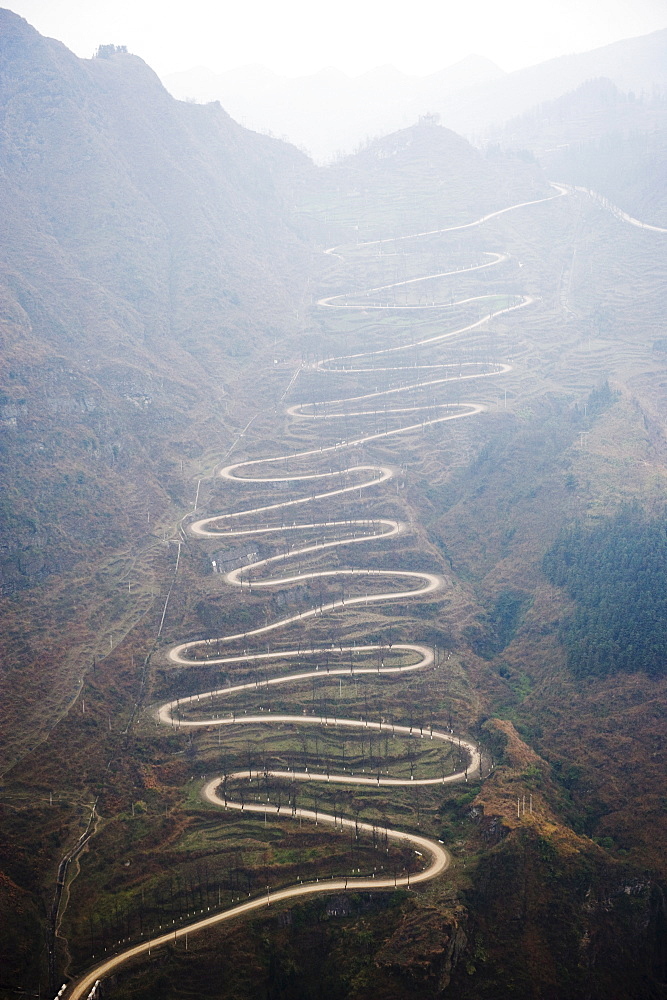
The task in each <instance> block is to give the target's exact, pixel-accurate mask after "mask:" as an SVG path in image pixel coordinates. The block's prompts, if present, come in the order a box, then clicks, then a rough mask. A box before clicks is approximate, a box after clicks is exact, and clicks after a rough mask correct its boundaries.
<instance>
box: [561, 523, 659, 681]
mask: <svg viewBox="0 0 667 1000" xmlns="http://www.w3.org/2000/svg"><path fill="white" fill-rule="evenodd" d="M543 567H544V572H545V573H546V575H547V577H548V579H549V580H550V582H551V583H554V584H556V585H557V586H560V587H565V588H566V590H567V592H568V593H569V595H570V596H571V597H572V598H574V600H575V601H576V602H577V605H578V606H577V609H576V611H575V613H574V615H573V616H572V617H571V618H570V619H569V620H568V621H567V622H566V623H565V625H564V626H563V629H562V631H561V639H562V641H563V642H564V643H565V645H566V647H567V653H568V664H569V666H570V668H571V669H572V671H573V672H574V673H575V674H579V675H581V676H584V675H589V674H594V675H595V674H597V675H604V674H609V673H612V672H614V671H617V670H625V671H628V672H634V671H638V670H644V671H646V673H648V674H650V675H652V676H656V677H657V676H660V675H662V674H664V673H665V670H666V669H667V516H665V514H662V515H661V516H660V517H657V518H650V517H648V516H647V515H646V514H645V513H644V512H642V511H641V510H640V509H639V508H638V507H636V506H628V507H624V508H622V509H621V510H620V511H619V512H618V513H617V514H616V515H615V516H613V517H611V518H609V519H608V520H605V521H603V522H602V523H600V524H598V525H596V526H594V527H592V528H588V527H585V526H584V525H582V524H576V525H575V526H574V527H572V528H570V529H569V530H568V531H566V532H564V533H563V534H561V536H560V537H559V538H558V539H557V540H556V542H555V543H554V545H553V546H552V547H551V549H549V551H548V552H547V554H546V555H545V557H544V563H543Z"/></svg>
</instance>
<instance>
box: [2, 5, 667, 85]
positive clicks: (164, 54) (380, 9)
mask: <svg viewBox="0 0 667 1000" xmlns="http://www.w3.org/2000/svg"><path fill="white" fill-rule="evenodd" d="M1 2H2V0H0V3H1ZM5 3H7V0H5ZM8 6H10V8H11V9H12V10H14V11H15V12H16V13H17V14H21V16H22V17H25V18H26V19H27V20H28V21H29V22H30V23H31V24H33V25H34V26H35V27H36V28H37V29H38V31H40V32H41V33H42V34H43V35H50V36H51V37H53V38H58V39H60V41H62V42H64V43H65V44H66V45H67V46H68V47H69V48H70V49H72V50H73V51H74V52H76V54H77V55H79V56H84V57H89V56H91V55H92V53H93V51H94V50H95V49H96V48H97V46H98V45H99V44H101V43H105V44H106V43H109V42H113V43H114V44H116V45H127V47H128V49H129V50H130V51H131V52H134V53H136V54H137V55H140V56H141V57H142V58H143V59H145V60H146V62H147V63H149V65H150V66H152V67H153V69H154V70H156V72H158V73H159V74H160V75H165V74H167V73H171V72H174V71H177V70H182V69H191V68H193V67H195V66H207V67H208V68H209V69H212V70H214V71H215V72H222V71H224V70H226V69H233V68H235V67H238V66H244V65H248V64H253V63H255V64H261V65H264V66H267V67H268V68H269V69H273V70H275V71H276V72H279V73H283V74H285V75H287V76H299V75H302V74H304V73H311V72H314V71H316V70H318V69H322V68H323V67H325V66H335V67H337V68H339V69H341V70H343V71H345V72H346V73H350V74H352V75H354V74H358V73H362V72H364V71H365V70H367V69H372V68H373V67H375V66H382V65H385V64H393V65H394V66H396V67H397V68H398V69H401V70H403V71H404V72H406V73H415V74H420V75H421V74H426V73H431V72H434V71H435V70H438V69H442V68H444V67H445V66H449V65H451V64H452V63H454V62H456V61H457V60H459V59H462V58H463V57H464V56H466V55H468V54H469V53H476V54H478V55H482V56H487V57H488V58H489V59H492V60H493V61H494V62H496V63H498V65H499V66H501V67H502V68H503V69H506V70H513V69H519V68H521V67H522V66H530V65H533V64H535V63H538V62H542V61H544V60H545V59H550V58H551V57H552V56H557V55H562V54H563V53H568V52H583V51H585V50H586V49H591V48H596V47H597V46H599V45H606V44H607V43H609V42H613V41H617V40H618V39H620V38H629V37H632V36H634V35H643V34H647V33H648V32H650V31H655V30H657V29H658V28H663V27H667V5H666V4H665V0H550V2H549V3H547V2H546V0H410V2H407V0H336V3H327V4H324V3H323V2H322V0H282V2H276V0H187V2H184V0H14V3H9V4H8Z"/></svg>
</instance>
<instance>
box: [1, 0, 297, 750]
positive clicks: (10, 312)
mask: <svg viewBox="0 0 667 1000" xmlns="http://www.w3.org/2000/svg"><path fill="white" fill-rule="evenodd" d="M107 56H108V57H107V58H99V59H94V60H80V59H77V58H76V57H75V56H74V55H73V54H72V53H70V52H69V51H68V50H67V49H66V48H65V47H64V46H63V45H61V44H60V43H58V42H56V41H53V40H50V39H45V38H42V37H41V36H40V35H39V34H38V33H37V32H36V31H34V29H32V28H31V27H30V26H29V25H28V24H27V23H26V22H25V21H24V20H22V19H21V18H19V17H17V16H16V15H14V14H12V13H11V12H9V11H1V12H0V222H1V225H2V233H1V236H0V303H1V306H2V310H1V319H2V321H1V324H0V337H1V338H2V358H1V360H0V392H1V393H2V395H1V397H0V418H1V419H2V438H1V440H0V460H1V462H2V479H3V482H5V483H7V484H8V489H7V490H6V492H5V496H4V498H3V505H2V510H1V512H0V593H1V594H2V607H0V614H1V615H3V616H4V621H5V625H6V627H5V629H4V630H3V631H4V639H3V643H2V647H1V650H0V656H1V660H2V671H3V675H4V683H5V684H6V685H7V688H6V691H7V694H6V700H5V702H4V704H5V709H6V712H7V716H6V718H7V723H8V724H7V725H6V726H5V727H4V731H3V738H4V739H10V740H11V738H12V737H16V736H20V739H21V741H23V742H24V743H25V742H26V741H28V742H29V741H30V740H31V739H32V737H31V731H32V729H33V727H36V728H37V729H38V730H39V729H41V728H42V727H43V725H44V724H45V722H46V720H48V719H50V718H52V717H53V713H54V712H58V711H59V710H60V709H61V708H62V706H63V705H64V704H66V703H67V702H68V701H69V699H70V698H71V696H72V692H73V690H74V689H75V688H76V685H77V683H78V682H77V678H78V677H79V676H80V674H81V671H82V666H83V662H88V663H89V662H90V660H91V659H92V657H93V655H94V654H95V653H96V652H97V655H101V653H102V652H103V651H108V649H109V642H110V641H111V642H113V641H114V638H113V636H112V637H111V639H110V638H109V630H111V632H113V633H115V638H116V640H117V639H118V638H119V636H120V635H122V634H123V633H124V631H126V630H127V628H128V627H130V625H131V623H132V622H133V621H135V620H136V619H137V616H139V617H141V616H142V615H143V614H145V613H146V612H147V609H148V608H150V607H151V606H152V604H153V603H154V601H155V599H156V598H157V597H158V596H159V586H157V585H156V584H155V583H154V582H151V581H152V580H153V572H152V570H151V568H150V565H149V563H150V560H151V559H152V558H153V557H152V556H150V557H149V555H148V554H147V555H146V560H147V561H146V560H145V564H142V566H141V569H140V568H139V567H137V570H136V574H137V576H136V579H135V585H136V596H135V597H134V598H132V596H131V587H132V583H131V581H130V583H129V591H128V593H126V596H125V598H124V599H123V600H122V601H121V604H120V605H118V601H119V599H120V598H119V591H121V590H126V591H127V590H128V581H127V580H125V582H124V583H121V582H120V581H116V582H115V583H113V585H111V584H109V583H108V581H107V583H101V582H100V581H98V582H97V583H96V584H95V585H91V581H92V580H94V579H95V574H96V572H98V571H100V567H101V566H103V565H107V562H108V560H110V559H112V557H114V558H115V556H114V554H116V555H117V554H118V553H119V552H121V551H124V552H127V551H128V547H129V550H130V551H132V549H138V550H139V551H144V550H145V551H146V553H149V552H154V551H155V543H156V538H155V534H154V532H155V531H157V532H158V535H159V537H161V535H162V533H163V529H164V528H165V527H166V525H167V524H169V523H173V521H174V520H175V519H176V518H177V516H178V511H179V510H182V506H183V504H184V502H185V497H186V496H187V498H188V502H190V500H191V497H192V495H193V493H194V489H193V487H192V486H191V485H190V482H189V476H188V470H187V468H186V469H185V472H183V465H184V462H185V464H186V466H187V463H188V462H189V461H191V460H192V458H193V457H194V456H195V455H196V454H199V453H201V451H202V444H201V440H206V437H207V434H210V431H208V429H207V428H208V424H209V422H210V421H211V419H212V417H213V416H214V415H217V416H218V423H217V426H218V428H219V429H218V431H217V433H218V434H220V433H221V432H222V433H223V434H225V433H227V431H226V428H227V427H228V428H229V432H228V433H229V434H230V439H231V434H232V433H233V430H234V426H235V423H234V421H235V418H234V417H233V415H230V417H229V418H227V417H225V416H224V415H223V414H224V411H225V410H226V408H227V402H226V399H225V395H226V390H225V384H226V383H228V382H229V381H230V380H231V379H233V378H234V377H235V374H236V373H237V372H238V371H239V366H240V365H241V364H242V363H245V360H246V359H247V357H248V355H249V352H250V351H253V350H256V349H261V348H262V345H266V346H267V349H268V347H269V345H271V344H272V343H273V341H274V340H275V339H276V337H280V336H281V334H282V332H283V331H284V330H285V328H286V326H287V324H288V323H290V322H291V321H292V320H293V309H292V306H291V300H292V298H293V297H297V298H298V296H299V294H300V288H301V286H300V283H299V282H300V280H301V279H300V277H299V272H300V271H301V270H302V269H303V265H304V262H305V261H308V260H310V250H309V249H308V247H307V246H306V244H305V243H304V242H303V240H301V238H300V237H299V236H298V235H297V234H296V232H295V231H294V230H293V229H292V228H291V222H290V220H289V212H288V209H287V205H288V203H289V201H290V200H291V197H292V195H291V193H290V192H291V188H292V186H293V184H294V183H295V178H298V177H300V176H301V175H302V174H304V173H305V174H306V175H307V174H308V172H309V171H310V169H311V165H310V163H309V161H308V160H307V159H306V158H305V157H304V156H303V155H302V154H300V153H298V152H297V151H296V150H295V149H293V148H292V147H288V146H285V145H284V144H283V143H280V142H277V141H275V140H272V139H269V138H267V137H264V136H256V135H253V134H252V133H249V132H247V131H246V130H244V129H243V128H242V127H241V126H239V125H237V124H236V123H234V122H233V121H232V120H231V119H230V118H229V117H228V116H227V115H226V114H225V112H224V111H222V109H221V108H220V107H219V106H216V105H211V106H209V107H194V106H190V105H184V104H179V103H178V102H176V101H174V100H173V98H171V97H170V96H169V95H168V94H167V92H166V91H165V90H164V88H163V87H162V85H161V84H160V82H159V80H158V79H157V77H156V76H155V75H154V74H153V73H152V71H151V70H150V69H149V68H148V67H147V66H146V65H145V64H144V63H143V62H142V61H141V60H140V59H138V58H136V57H134V56H131V55H127V54H125V53H116V52H111V53H107ZM109 572H111V571H110V570H109ZM103 575H104V574H103ZM112 576H113V574H112ZM140 579H141V580H143V584H142V585H141V586H140V585H139V580H140ZM73 580H76V581H77V588H78V589H77V591H76V592H77V593H78V598H77V601H78V602H79V603H78V605H77V601H74V602H71V601H68V599H67V593H68V588H67V586H66V582H67V581H69V586H70V591H69V593H70V595H71V594H72V593H73V591H71V586H72V584H73ZM109 587H111V592H113V593H112V595H111V593H110V592H109ZM52 588H56V590H55V591H53V592H52ZM56 591H57V592H56ZM58 594H60V597H58ZM19 597H20V600H21V602H22V603H21V604H20V605H19V604H18V603H17V601H18V600H19ZM61 598H62V599H61ZM116 605H118V606H116ZM105 609H106V610H105ZM96 616H97V617H96ZM59 620H60V623H61V624H60V626H58V624H57V623H58V621H59ZM74 620H77V621H78V623H79V625H78V628H79V638H80V642H81V650H82V652H81V653H80V655H79V654H77V652H76V648H73V649H72V650H71V651H70V652H69V653H68V655H67V656H66V657H58V656H57V655H56V650H57V648H58V634H59V631H60V629H62V628H67V627H68V622H69V623H71V622H73V621H74ZM86 623H87V624H86ZM36 636H39V637H40V638H36ZM28 637H29V638H28ZM19 649H23V654H21V655H20V656H19V664H20V668H21V669H20V673H18V674H17V672H16V666H17V665H19V664H17V662H16V656H17V650H19ZM45 657H46V659H47V660H48V661H51V659H52V658H53V657H55V660H56V662H57V663H58V664H59V667H58V669H57V672H56V676H55V677H52V678H51V679H50V681H47V677H48V674H47V673H45V672H44V670H43V669H41V670H40V668H39V664H40V660H43V658H45ZM19 717H20V718H22V720H23V721H22V725H21V727H20V731H18V732H17V731H16V730H15V729H14V726H13V720H15V719H18V718H19ZM10 720H12V721H11V722H10Z"/></svg>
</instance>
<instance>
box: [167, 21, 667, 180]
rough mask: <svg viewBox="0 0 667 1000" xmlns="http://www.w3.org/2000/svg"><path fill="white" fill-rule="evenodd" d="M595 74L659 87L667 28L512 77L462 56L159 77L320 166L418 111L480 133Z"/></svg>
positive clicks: (624, 85) (666, 81)
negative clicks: (415, 69) (294, 71)
mask: <svg viewBox="0 0 667 1000" xmlns="http://www.w3.org/2000/svg"><path fill="white" fill-rule="evenodd" d="M597 77H606V78H608V79H609V80H611V81H612V82H613V83H614V84H615V85H616V86H617V87H618V89H619V90H620V91H622V92H630V91H632V92H634V93H635V94H636V95H637V96H638V95H639V94H641V93H644V92H647V93H653V91H654V90H655V89H656V88H657V89H658V90H664V89H665V87H667V29H666V30H663V31H657V32H653V33H652V34H650V35H645V36H642V37H640V38H632V39H627V40H625V41H621V42H615V43H614V44H612V45H606V46H603V47H602V48H599V49H594V50H593V51H591V52H585V53H581V54H578V55H570V56H560V57H559V58H557V59H551V60H549V61H547V62H544V63H541V64H539V65H537V66H531V67H528V68H526V69H521V70H517V71H516V72H514V73H505V72H503V70H501V69H500V68H499V67H498V66H496V65H495V64H494V63H493V62H491V61H490V60H488V59H483V58H481V57H479V56H468V58H467V59H464V60H462V61H461V62H459V63H457V64H455V65H454V66H450V67H448V68H447V69H443V70H441V71H440V72H439V73H434V74H431V75H429V76H426V77H415V76H408V75H406V74H404V73H401V72H399V71H398V70H396V69H395V68H393V67H391V66H384V67H380V68H378V69H375V70H373V71H371V72H368V73H364V74H363V75H361V76H359V77H354V78H351V77H349V76H346V75H345V74H344V73H342V72H340V71H339V70H335V69H325V70H322V71H321V72H320V73H317V74H314V75H312V76H306V77H298V78H296V79H288V78H286V77H281V76H279V75H278V74H275V73H272V72H270V71H269V70H266V69H264V68H262V67H257V66H248V67H245V68H243V69H238V70H230V71H228V72H225V73H220V74H216V73H213V72H212V71H210V70H208V69H206V68H203V67H199V68H197V69H192V70H188V71H184V72H181V73H174V74H170V75H168V76H165V77H164V81H163V82H164V84H165V86H166V87H167V89H168V90H169V91H170V92H171V93H172V94H173V95H174V96H175V97H178V98H180V99H181V100H187V99H191V100H196V101H202V102H207V101H213V100H218V101H220V103H221V104H222V106H223V107H224V108H225V109H226V110H227V111H228V112H229V113H230V114H231V115H232V117H233V118H235V119H236V120H237V121H240V122H242V123H243V124H245V125H246V126H247V127H248V128H252V129H258V130H260V131H270V132H272V133H273V134H275V135H278V136H280V137H282V138H285V139H287V140H288V141H290V142H292V143H295V144H296V145H297V146H301V147H303V148H304V149H305V150H307V151H308V152H309V153H310V154H311V155H312V156H313V157H314V158H315V160H316V161H318V162H326V161H328V160H330V159H332V157H334V156H336V155H337V154H338V153H340V152H344V153H349V152H351V151H352V150H353V149H355V148H356V147H357V146H358V145H359V144H360V143H362V142H364V141H365V140H367V139H368V138H369V137H374V136H378V135H383V134H386V133H388V132H393V131H395V130H396V129H399V128H403V127H405V126H406V125H409V124H410V123H412V122H413V121H415V120H416V119H417V118H418V117H419V116H420V115H424V114H439V115H440V117H441V121H442V124H443V125H446V126H447V127H448V128H451V129H453V130H454V131H455V132H460V133H461V134H463V135H466V136H468V137H469V138H481V137H483V136H484V135H485V134H486V132H487V131H488V129H489V128H491V127H493V126H498V125H500V124H501V123H502V122H504V121H506V120H507V119H508V118H511V117H513V116H515V115H519V114H522V113H523V112H525V111H527V110H528V109H529V108H531V107H533V106H534V105H536V104H541V103H542V102H544V101H549V100H554V99H555V98H558V97H560V96H561V95H563V94H565V93H567V92H568V91H571V90H574V89H575V88H577V87H579V86H580V85H581V84H582V83H584V82H586V81H587V80H590V79H594V78H597Z"/></svg>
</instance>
